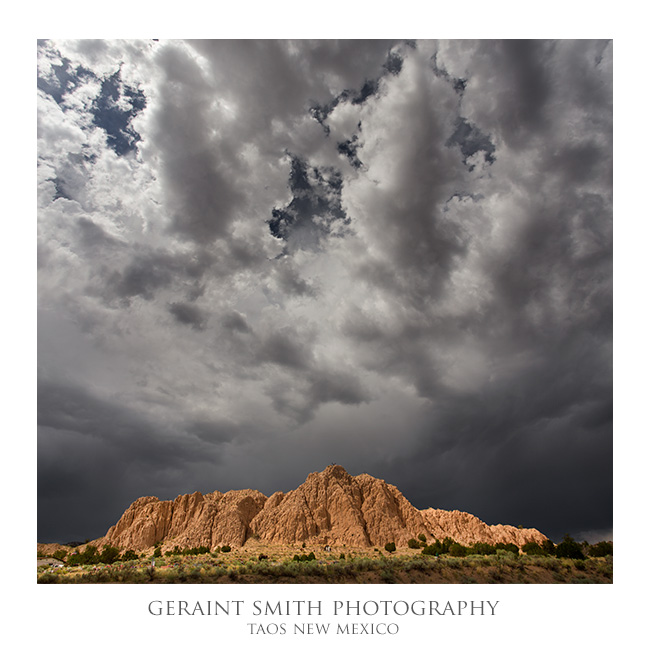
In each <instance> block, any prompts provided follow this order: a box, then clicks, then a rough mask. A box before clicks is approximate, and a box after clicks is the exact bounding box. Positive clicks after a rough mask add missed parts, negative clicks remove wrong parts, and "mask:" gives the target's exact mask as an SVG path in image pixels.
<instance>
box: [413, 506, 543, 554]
mask: <svg viewBox="0 0 650 652" xmlns="http://www.w3.org/2000/svg"><path fill="white" fill-rule="evenodd" d="M421 513H422V516H423V517H424V520H425V523H426V524H427V530H428V531H429V532H430V533H431V535H432V536H433V537H435V538H436V539H441V540H442V539H444V538H445V537H451V538H452V539H454V541H458V543H462V544H463V545H464V546H471V545H472V544H474V543H491V544H493V545H494V544H497V543H514V544H516V545H517V546H519V547H520V548H521V546H523V545H524V544H525V543H529V542H531V541H535V542H536V543H539V544H541V543H542V542H543V541H544V540H545V539H547V538H548V537H545V536H544V535H543V534H542V533H541V532H540V531H539V530H535V529H533V528H516V527H514V526H512V525H487V524H485V523H483V521H481V520H480V519H478V518H476V516H474V515H472V514H468V513H467V512H459V511H458V510H457V509H454V510H453V511H446V510H444V509H431V508H429V509H423V510H422V512H421Z"/></svg>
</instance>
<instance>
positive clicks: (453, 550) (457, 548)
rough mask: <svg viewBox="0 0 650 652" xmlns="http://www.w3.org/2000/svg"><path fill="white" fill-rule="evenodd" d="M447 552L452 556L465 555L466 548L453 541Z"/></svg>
mask: <svg viewBox="0 0 650 652" xmlns="http://www.w3.org/2000/svg"><path fill="white" fill-rule="evenodd" d="M449 554H450V555H451V556H452V557H465V556H466V555H467V548H466V547H465V546H463V545H461V544H460V543H456V542H455V541H454V543H452V544H451V546H449Z"/></svg>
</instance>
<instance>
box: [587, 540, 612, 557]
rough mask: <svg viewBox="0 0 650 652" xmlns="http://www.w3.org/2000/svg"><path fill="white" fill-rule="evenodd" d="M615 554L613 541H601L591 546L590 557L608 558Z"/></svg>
mask: <svg viewBox="0 0 650 652" xmlns="http://www.w3.org/2000/svg"><path fill="white" fill-rule="evenodd" d="M613 554H614V545H613V544H612V542H611V541H599V542H598V543H595V544H594V545H593V546H589V550H588V555H589V556H590V557H607V555H613Z"/></svg>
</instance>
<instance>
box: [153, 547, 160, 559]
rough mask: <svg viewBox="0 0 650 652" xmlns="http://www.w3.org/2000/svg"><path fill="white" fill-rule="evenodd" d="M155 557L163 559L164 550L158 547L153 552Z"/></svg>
mask: <svg viewBox="0 0 650 652" xmlns="http://www.w3.org/2000/svg"><path fill="white" fill-rule="evenodd" d="M153 556H154V557H162V549H161V548H160V546H158V547H157V548H156V549H155V550H154V551H153Z"/></svg>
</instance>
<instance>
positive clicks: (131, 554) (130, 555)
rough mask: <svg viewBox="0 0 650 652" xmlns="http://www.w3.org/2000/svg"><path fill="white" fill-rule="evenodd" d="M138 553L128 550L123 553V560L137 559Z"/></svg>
mask: <svg viewBox="0 0 650 652" xmlns="http://www.w3.org/2000/svg"><path fill="white" fill-rule="evenodd" d="M138 559H139V557H138V555H137V554H136V553H135V551H133V550H127V551H126V552H124V553H123V554H122V561H137V560H138Z"/></svg>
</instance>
